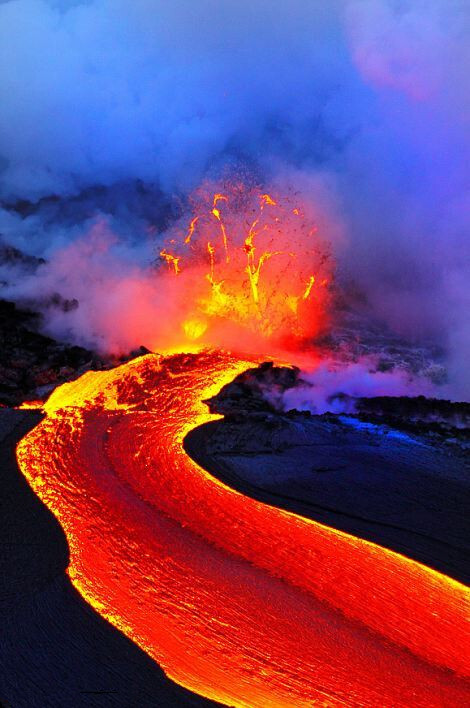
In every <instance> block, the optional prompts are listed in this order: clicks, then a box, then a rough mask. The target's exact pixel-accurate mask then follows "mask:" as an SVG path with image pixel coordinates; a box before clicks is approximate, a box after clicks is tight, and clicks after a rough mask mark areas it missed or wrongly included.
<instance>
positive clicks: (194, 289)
mask: <svg viewBox="0 0 470 708" xmlns="http://www.w3.org/2000/svg"><path fill="white" fill-rule="evenodd" d="M192 207H193V212H194V214H193V216H192V218H191V219H190V221H189V224H188V223H187V221H186V220H185V219H182V220H181V221H180V222H179V223H178V225H177V226H176V227H175V228H173V229H172V230H171V232H170V233H169V234H168V238H167V242H166V245H165V248H163V249H162V250H161V252H160V257H161V258H162V259H163V260H164V261H165V262H166V264H167V266H168V269H169V274H170V275H171V276H172V277H174V278H175V279H178V285H177V287H176V285H175V287H174V292H175V297H176V298H180V299H181V305H180V307H179V308H178V309H179V310H180V311H181V312H183V313H184V314H183V317H182V322H181V329H182V333H183V334H184V339H185V340H186V342H187V341H189V342H198V343H201V344H204V345H207V344H211V345H214V344H217V345H220V342H223V343H224V344H228V345H231V344H233V343H234V342H236V341H237V339H238V340H239V337H240V334H241V333H245V336H246V334H247V332H248V333H249V336H250V339H251V340H253V337H255V343H254V344H255V346H254V350H255V351H256V352H257V353H258V352H259V351H260V350H261V342H263V341H265V342H266V341H268V342H270V343H271V344H274V346H281V347H283V348H289V347H291V346H292V344H293V343H294V342H297V343H298V341H299V340H302V339H305V338H307V337H312V336H314V335H315V334H317V333H318V331H319V330H320V329H321V328H322V327H323V326H324V321H325V316H326V303H327V300H328V287H327V286H328V284H329V282H330V279H331V263H330V257H329V255H328V250H327V248H326V245H325V243H324V242H322V241H321V240H320V238H319V236H318V234H317V228H316V226H315V224H314V223H313V222H312V221H311V219H310V218H308V217H307V216H306V214H305V213H304V211H305V210H304V209H302V208H300V206H299V205H298V204H297V203H295V202H293V201H292V199H291V198H289V197H287V198H283V199H281V198H279V197H277V196H272V195H270V194H263V193H261V190H259V189H255V188H249V187H247V186H246V185H244V184H238V183H236V182H232V183H230V184H229V185H228V186H226V188H225V189H224V193H221V192H217V191H216V192H215V193H214V190H213V188H212V187H211V185H205V186H204V187H203V188H201V189H199V190H198V191H197V192H196V194H195V196H194V197H193V199H192Z"/></svg>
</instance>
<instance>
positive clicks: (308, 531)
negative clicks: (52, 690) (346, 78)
mask: <svg viewBox="0 0 470 708" xmlns="http://www.w3.org/2000/svg"><path fill="white" fill-rule="evenodd" d="M197 202H198V204H199V205H200V204H201V203H202V204H203V206H204V208H203V209H202V211H198V212H197V213H196V214H193V215H192V217H191V219H190V220H189V222H188V223H187V224H186V225H185V228H184V229H183V228H182V222H180V223H179V224H177V226H176V227H175V229H174V230H173V233H171V234H170V235H169V237H168V242H167V243H166V245H165V247H164V248H162V250H161V258H162V260H163V261H164V263H163V265H164V267H165V268H168V272H167V273H166V275H165V276H164V277H165V279H167V282H168V283H170V282H171V283H172V284H173V285H172V286H171V288H170V290H171V292H172V293H173V294H175V293H176V295H175V297H178V298H179V302H180V308H179V310H178V311H179V312H181V313H182V315H183V316H182V317H181V320H179V321H178V322H177V323H176V325H177V326H178V328H179V330H180V333H182V336H184V337H185V338H186V340H187V341H192V342H196V343H197V344H198V346H199V345H201V346H202V345H207V344H211V343H213V342H214V341H215V340H216V339H217V338H219V337H220V338H221V341H223V342H224V343H226V342H227V341H235V340H236V339H237V338H238V341H243V342H244V343H246V342H247V336H248V334H250V336H252V345H253V348H255V347H259V352H260V354H264V353H265V351H266V348H269V347H281V348H288V347H291V346H295V344H296V343H298V342H301V341H302V340H303V339H305V338H308V337H310V336H312V334H315V332H316V331H318V330H319V328H321V326H323V323H324V320H325V317H326V304H327V299H328V295H327V282H328V279H329V277H330V274H331V268H330V265H329V262H328V261H329V259H328V257H327V256H326V255H325V250H324V248H323V246H319V247H318V249H317V250H316V247H312V249H311V253H310V255H309V256H308V257H307V256H305V257H304V256H303V255H302V252H301V251H299V250H298V249H297V248H296V239H297V240H298V241H299V242H301V241H302V239H303V236H304V235H305V229H307V234H310V237H311V238H316V236H315V229H314V228H313V227H311V226H306V220H305V218H304V216H303V215H302V212H301V209H300V208H299V207H297V206H292V205H291V204H289V203H288V202H287V203H286V202H284V203H283V204H282V205H281V204H280V203H279V199H278V198H277V197H276V196H275V195H272V194H266V193H260V192H258V191H256V190H248V193H247V191H246V190H245V189H241V190H238V188H236V186H235V187H232V189H231V191H229V193H227V192H226V191H225V192H222V191H220V190H219V191H217V192H215V193H208V192H207V191H206V192H204V193H203V194H202V196H201V194H200V195H199V196H198V199H197ZM314 243H315V242H314ZM319 243H320V242H319ZM310 246H311V244H310V245H309V248H310ZM304 247H305V246H304ZM312 254H313V256H312ZM170 279H171V280H170ZM169 287H170V286H169ZM241 336H243V339H240V337H241ZM169 344H170V345H171V343H169ZM245 348H246V347H245ZM256 361H259V359H258V358H256V357H255V358H253V357H251V356H244V357H242V356H235V355H233V354H229V353H227V352H226V351H222V350H220V349H219V350H214V349H213V350H209V349H203V350H202V351H199V352H198V353H193V354H182V353H179V354H173V355H172V356H166V357H161V356H157V355H154V354H149V355H147V356H144V357H140V358H139V359H136V360H134V361H132V362H129V363H127V364H124V365H123V366H120V367H118V368H116V369H113V370H111V371H104V372H88V373H86V374H84V375H83V376H82V377H81V378H80V379H78V380H77V381H75V382H72V383H68V384H64V385H63V386H61V387H60V388H58V389H56V391H55V392H54V393H53V394H52V395H51V397H50V398H49V400H48V401H47V403H46V404H45V406H44V409H45V412H46V413H47V417H46V418H45V420H44V421H43V422H41V423H40V424H39V425H38V426H37V427H36V428H35V429H34V430H33V431H31V432H30V433H29V434H28V435H27V436H26V437H25V438H24V439H23V440H22V441H21V442H20V443H19V445H18V450H17V456H18V461H19V464H20V467H21V470H22V471H23V473H24V475H25V476H26V478H27V479H28V481H29V483H30V484H31V486H32V488H33V489H34V490H35V492H36V493H37V495H38V496H39V497H40V498H41V499H42V500H43V502H44V503H45V504H46V505H47V506H48V507H49V509H51V511H52V512H53V513H54V514H55V515H56V517H57V518H58V520H59V522H60V524H61V526H62V528H63V529H64V531H65V533H66V536H67V540H68V543H69V547H70V565H69V568H68V574H69V577H70V579H71V581H72V583H73V584H74V586H75V587H76V588H77V589H78V590H79V592H80V593H81V594H82V595H83V597H84V598H85V599H86V600H87V601H88V602H89V603H90V604H91V605H92V606H93V607H94V608H95V609H96V610H97V611H98V612H99V613H100V614H101V615H102V616H103V617H105V618H107V619H108V620H109V622H111V623H112V624H113V625H115V626H116V627H118V628H119V629H120V630H121V631H122V632H123V633H124V634H126V635H127V636H128V637H130V638H131V639H132V640H133V641H134V642H135V643H136V644H138V645H139V646H140V647H141V648H142V649H144V650H145V651H146V652H147V653H148V654H149V655H150V656H151V657H153V658H154V659H155V660H156V661H157V662H158V663H159V664H160V665H161V666H162V667H163V669H164V670H165V671H166V673H167V674H168V675H169V676H170V677H172V678H173V679H174V680H175V681H177V682H178V683H180V684H182V685H183V686H186V687H187V688H190V689H192V690H194V691H196V692H198V693H200V694H202V695H204V696H207V697H209V698H212V699H215V700H217V701H220V702H222V703H225V704H229V705H234V706H259V707H263V708H264V707H266V706H292V707H294V706H311V705H328V706H340V705H347V706H377V705H384V706H410V705H413V706H427V707H429V706H451V705H455V706H457V705H466V704H468V703H469V701H470V692H469V690H470V689H469V683H468V677H469V665H468V655H469V652H468V649H469V633H468V610H469V594H468V590H467V589H466V588H465V587H464V586H462V585H461V584H459V583H458V582H456V581H454V580H452V579H450V578H448V577H446V576H444V575H441V574H439V573H437V572H435V571H433V570H431V569H428V568H426V567H424V566H422V565H420V564H419V563H417V562H414V561H412V560H409V559H407V558H405V557H403V556H401V555H398V554H397V553H393V552H392V551H389V550H387V549H384V548H381V547H379V546H377V545H375V544H373V543H371V542H367V541H364V540H361V539H357V538H354V537H352V536H350V535H348V534H345V533H342V532H339V531H337V530H335V529H332V528H329V527H326V526H324V525H322V524H319V523H316V522H314V521H312V520H308V519H305V518H302V517H300V516H298V515H296V514H293V513H289V512H286V511H283V510H281V509H278V508H275V507H271V506H268V505H266V504H262V503H260V502H258V501H256V500H254V499H251V498H246V497H244V496H243V495H242V494H240V493H238V492H236V491H234V490H232V489H230V488H229V487H227V486H226V485H225V484H223V483H221V482H220V481H218V480H217V479H215V478H214V477H212V476H211V475H210V474H208V473H207V472H206V471H205V470H204V469H202V468H201V467H200V466H199V465H197V464H196V463H195V462H194V461H193V460H192V459H191V458H190V457H189V456H188V455H187V454H186V452H185V450H184V447H183V441H184V438H185V436H186V434H187V433H188V432H189V431H190V430H192V429H193V428H195V427H196V426H199V425H201V424H203V423H205V422H207V421H209V420H213V419H214V418H217V417H218V416H215V415H211V414H209V413H208V411H207V408H206V406H205V405H204V403H203V402H202V401H203V400H204V399H206V398H209V397H211V396H212V395H214V394H215V393H216V392H217V391H218V390H220V388H222V386H224V385H225V384H226V383H228V382H229V381H231V380H232V379H233V378H234V377H235V376H236V375H237V374H239V373H241V372H243V371H245V370H246V369H247V368H249V367H251V366H253V364H254V363H256Z"/></svg>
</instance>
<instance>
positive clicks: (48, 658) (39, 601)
mask: <svg viewBox="0 0 470 708" xmlns="http://www.w3.org/2000/svg"><path fill="white" fill-rule="evenodd" d="M40 418H41V416H40V414H38V413H37V412H29V411H28V412H26V411H14V410H2V411H0V478H1V492H2V493H1V507H0V626H1V633H0V705H2V706H10V707H11V708H94V707H95V706H96V707H100V708H101V707H104V706H106V707H108V706H109V707H119V708H147V706H148V707H149V708H150V707H151V708H153V707H154V706H155V707H156V706H170V707H171V706H209V705H215V704H214V703H212V702H211V701H208V700H206V699H204V698H201V697H199V696H196V695H194V694H192V693H191V692H189V691H187V690H185V689H183V688H181V687H180V686H178V685H177V684H175V683H173V682H172V681H170V679H168V678H167V677H166V676H165V674H164V673H163V671H162V670H161V669H160V668H159V666H158V665H157V664H156V663H155V662H154V661H152V659H150V658H149V657H148V656H147V654H145V653H144V652H143V651H141V650H140V649H139V648H138V647H137V646H136V645H135V644H133V642H131V641H129V640H128V639H127V638H126V637H125V636H124V635H123V634H121V633H120V632H119V631H118V630H117V629H115V628H114V627H112V626H111V625H110V624H108V622H106V621H105V620H104V619H102V618H101V617H100V615H98V614H97V613H96V612H95V611H94V610H93V609H92V608H91V607H90V606H89V605H87V604H86V603H85V602H84V600H83V599H82V598H81V596H80V595H79V594H78V592H77V591H76V590H75V589H74V587H73V586H72V584H71V583H70V581H69V579H68V577H67V576H66V574H65V572H64V571H65V568H66V567H67V563H68V547H67V542H66V539H65V535H64V533H63V531H62V529H61V527H60V526H59V524H58V522H57V521H56V519H55V518H54V516H53V515H52V514H51V513H50V512H49V510H48V509H47V508H46V507H45V506H44V505H43V504H42V502H40V501H39V499H38V498H37V497H36V495H35V494H34V493H33V491H32V490H31V489H30V487H29V485H28V483H27V482H26V480H25V478H24V477H23V476H22V475H21V473H20V471H19V470H18V467H17V464H16V458H15V445H16V442H17V441H18V440H19V439H20V438H21V437H23V435H25V434H26V432H27V431H28V430H30V429H31V428H32V427H33V426H34V425H35V424H36V423H38V422H39V420H40Z"/></svg>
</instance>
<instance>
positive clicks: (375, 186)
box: [0, 0, 470, 400]
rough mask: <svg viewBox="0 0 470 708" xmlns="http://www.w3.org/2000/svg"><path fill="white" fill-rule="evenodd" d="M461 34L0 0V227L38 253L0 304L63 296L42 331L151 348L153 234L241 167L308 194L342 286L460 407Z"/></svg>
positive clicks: (218, 9) (344, 9) (182, 5)
mask: <svg viewBox="0 0 470 708" xmlns="http://www.w3.org/2000/svg"><path fill="white" fill-rule="evenodd" d="M469 32H470V7H469V5H468V3H467V2H465V0H431V1H429V0H362V2H357V1H355V0H349V1H348V0H338V1H336V2H335V1H334V0H332V2H328V3H327V2H323V1H322V0H318V1H315V0H313V1H310V2H308V1H307V0H291V2H289V3H287V2H284V1H282V0H278V1H276V0H274V1H273V0H270V2H267V1H265V0H255V2H248V1H245V0H241V1H240V0H238V1H237V2H232V0H227V2H216V0H199V2H194V1H193V0H178V1H177V2H161V1H159V0H132V1H131V0H83V1H79V0H68V1H67V2H66V1H65V0H62V1H59V0H55V1H53V0H49V1H46V0H7V2H2V3H0V86H1V93H2V100H1V101H0V180H1V184H0V200H1V204H2V205H3V206H2V208H1V209H0V232H1V233H3V238H4V239H5V240H6V241H7V242H9V243H12V244H14V245H16V246H18V247H20V248H22V249H23V250H25V251H26V252H28V253H31V254H35V255H40V256H45V257H46V258H47V259H48V261H49V262H48V264H47V265H46V266H41V267H40V268H39V270H38V272H37V275H36V276H32V275H24V274H21V273H19V272H18V273H12V274H10V277H9V278H8V280H9V283H10V284H9V286H8V287H7V288H6V289H5V294H6V295H8V296H10V297H15V298H17V299H20V298H32V299H34V298H35V299H36V300H43V301H46V300H47V297H48V296H49V295H50V293H51V292H54V291H57V292H60V293H61V295H63V296H64V297H71V298H77V299H78V300H79V302H80V306H79V308H78V310H76V311H74V313H72V315H70V313H64V312H60V313H58V312H54V311H53V310H52V309H51V308H47V309H46V310H45V311H46V312H47V313H49V314H48V319H47V323H48V324H47V326H48V328H49V331H52V332H54V333H56V334H58V335H59V336H61V337H64V338H69V339H72V340H74V341H80V342H82V343H84V342H87V343H93V344H95V345H100V346H101V347H126V346H127V347H131V346H136V345H138V344H141V343H144V344H145V343H149V344H151V342H150V341H149V339H150V338H151V332H152V331H153V329H152V328H154V327H155V326H156V324H158V325H159V326H160V325H162V323H163V321H164V319H165V317H167V309H165V308H168V298H167V297H166V294H165V293H164V292H161V288H159V284H158V278H157V276H156V275H155V273H154V272H153V271H152V268H151V266H150V265H149V263H150V262H151V260H152V258H154V257H155V242H154V241H155V239H154V233H155V229H156V230H157V231H159V230H164V228H165V226H166V225H167V224H168V223H169V221H170V220H171V216H172V214H173V213H174V211H175V210H176V211H178V208H179V207H178V204H176V203H175V199H174V197H175V195H176V196H177V197H178V198H179V199H180V200H182V203H184V197H185V194H187V192H188V191H189V190H191V189H193V188H194V187H195V186H196V185H197V184H199V182H200V181H201V179H203V178H204V177H205V176H206V175H208V174H214V173H215V172H217V170H218V169H219V168H220V167H221V166H223V165H226V164H234V165H240V164H242V165H248V166H249V168H250V169H251V170H253V171H254V172H255V173H256V174H257V175H259V177H260V179H261V180H262V181H266V182H268V183H277V184H280V185H282V184H289V185H291V186H292V185H294V187H295V188H296V189H298V190H300V191H301V192H302V193H303V194H304V196H305V197H306V198H307V199H309V200H310V201H311V202H312V207H313V209H317V210H318V211H319V213H320V214H321V217H320V220H323V222H324V223H325V226H324V231H325V232H328V233H324V235H325V236H326V237H328V238H330V240H331V241H332V244H333V248H334V249H335V251H336V257H337V259H338V263H339V277H340V279H341V281H342V282H343V283H349V284H351V283H355V284H356V287H357V288H358V289H359V290H360V291H361V293H362V294H363V295H364V298H365V302H366V303H367V304H365V305H364V307H365V308H366V309H367V310H368V312H369V313H370V314H371V316H373V317H376V318H379V319H381V320H383V321H384V322H385V323H386V324H387V325H388V326H389V327H390V328H391V329H392V330H393V331H395V332H397V333H398V334H400V335H403V336H405V337H408V338H410V339H412V340H415V341H417V342H422V341H425V340H428V339H429V340H432V341H434V342H437V343H438V344H440V345H441V346H442V347H443V348H444V349H445V350H446V352H447V366H448V370H449V376H450V387H449V389H448V393H449V394H450V395H452V396H453V397H455V398H459V399H461V400H464V399H468V398H469V396H470V378H469V374H468V366H467V362H468V358H469V355H470V351H469V349H470V346H469V345H470V341H469V339H470V338H469V335H468V326H467V321H468V312H469V311H470V295H469V292H470V288H469V285H468V265H469V262H470V253H469V247H468V242H469V236H468V234H469V227H470V223H469V222H470V196H469V195H470V191H469V187H470V185H469V181H470V180H469V167H468V155H469V154H470V153H469V148H470V144H469V143H470V137H469V136H470V130H469V129H470V125H469V123H470V85H469V83H468V73H469V70H470V41H469ZM51 195H54V196H55V197H58V199H55V200H51V199H50V197H51ZM29 202H31V204H32V205H31V204H29ZM325 215H326V217H325ZM111 233H112V234H113V236H111V235H110V234H111ZM100 244H101V245H100ZM103 244H104V245H103ZM72 276H73V277H72ZM136 313H137V314H136ZM67 315H69V316H67Z"/></svg>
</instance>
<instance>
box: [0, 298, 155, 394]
mask: <svg viewBox="0 0 470 708" xmlns="http://www.w3.org/2000/svg"><path fill="white" fill-rule="evenodd" d="M61 306H66V305H64V303H62V305H61ZM40 328H41V318H40V316H39V315H38V314H37V313H35V312H31V311H28V310H24V309H20V308H18V307H17V306H16V305H15V304H14V303H13V302H9V301H7V300H0V405H3V406H18V405H20V404H21V403H23V401H28V400H35V399H39V400H44V399H45V398H47V396H48V395H49V393H50V392H51V391H52V390H53V389H54V388H55V387H56V386H58V385H59V384H61V383H64V382H66V381H71V380H72V379H75V378H77V377H78V376H80V375H81V374H83V373H84V372H85V371H88V370H89V369H93V370H99V369H109V368H111V367H113V366H117V365H118V364H120V363H122V362H124V361H128V360H129V359H132V358H133V357H135V356H140V355H141V354H145V353H147V351H148V350H147V349H145V348H144V347H141V348H139V349H137V350H136V351H133V352H129V353H127V354H125V355H121V356H103V355H98V354H97V353H96V352H92V351H90V350H88V349H84V348H83V347H77V346H70V345H67V344H63V343H61V342H57V341H55V340H54V339H51V338H50V337H46V336H45V335H44V334H41V332H40Z"/></svg>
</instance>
